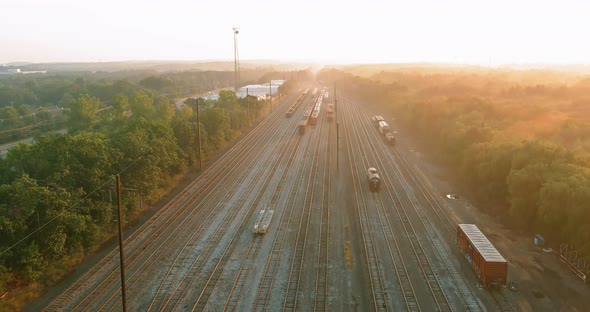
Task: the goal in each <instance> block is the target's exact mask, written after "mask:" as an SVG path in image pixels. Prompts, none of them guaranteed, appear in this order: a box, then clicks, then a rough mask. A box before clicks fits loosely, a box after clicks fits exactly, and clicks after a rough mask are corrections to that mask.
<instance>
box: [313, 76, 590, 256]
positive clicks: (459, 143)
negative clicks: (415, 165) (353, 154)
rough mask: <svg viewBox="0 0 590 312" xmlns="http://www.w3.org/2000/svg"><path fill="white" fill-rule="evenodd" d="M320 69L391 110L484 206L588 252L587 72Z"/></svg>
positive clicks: (377, 105)
mask: <svg viewBox="0 0 590 312" xmlns="http://www.w3.org/2000/svg"><path fill="white" fill-rule="evenodd" d="M318 77H319V79H322V80H324V81H326V82H329V83H332V82H335V83H336V85H337V88H338V92H341V93H345V94H347V95H350V96H354V97H355V98H357V99H359V100H360V101H361V102H362V103H367V105H370V106H372V107H373V108H374V109H376V110H378V111H380V112H382V113H386V114H389V115H393V116H395V117H396V120H395V121H394V122H399V123H401V124H403V127H404V128H405V129H406V130H409V131H410V132H411V133H410V134H408V135H411V136H413V137H418V138H420V139H421V140H422V142H423V143H424V145H425V146H426V147H427V148H428V149H429V153H430V154H432V155H434V156H435V157H436V158H437V159H438V160H440V161H442V162H444V163H445V164H446V165H447V166H448V167H449V168H454V169H453V170H451V171H452V172H454V173H455V174H456V178H457V179H458V180H459V181H460V182H462V184H463V185H464V186H465V188H466V189H467V190H469V193H470V194H471V195H470V197H472V198H474V199H476V200H477V201H478V202H480V203H481V206H483V207H486V209H488V210H489V212H490V213H492V214H496V215H503V216H511V218H504V220H510V219H511V220H515V222H516V223H517V224H519V225H520V226H524V228H526V229H528V230H529V231H531V232H533V231H534V232H538V233H541V234H543V235H544V236H546V238H548V239H549V240H550V241H551V242H553V244H554V246H555V244H559V243H562V242H563V243H568V244H573V245H575V246H576V247H577V248H578V249H580V250H582V251H583V252H584V253H585V254H586V255H590V192H589V190H590V78H588V77H587V76H579V75H573V74H568V73H557V72H547V71H509V70H486V69H477V68H463V69H461V68H444V67H434V68H426V67H421V68H420V67H414V68H412V67H408V66H398V67H396V66H392V68H391V69H389V70H388V71H383V70H382V68H379V66H366V67H363V66H356V67H348V68H347V67H345V68H343V69H342V70H325V71H322V72H321V73H320V74H319V75H318ZM400 135H405V134H400Z"/></svg>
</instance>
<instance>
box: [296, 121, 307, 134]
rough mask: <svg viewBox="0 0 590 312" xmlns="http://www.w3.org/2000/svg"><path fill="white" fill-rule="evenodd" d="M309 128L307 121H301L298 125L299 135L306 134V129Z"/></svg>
mask: <svg viewBox="0 0 590 312" xmlns="http://www.w3.org/2000/svg"><path fill="white" fill-rule="evenodd" d="M306 127H307V119H301V121H299V124H298V125H297V129H298V130H299V134H305V128H306Z"/></svg>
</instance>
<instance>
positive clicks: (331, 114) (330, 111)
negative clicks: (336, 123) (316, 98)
mask: <svg viewBox="0 0 590 312" xmlns="http://www.w3.org/2000/svg"><path fill="white" fill-rule="evenodd" d="M326 118H327V119H328V121H330V120H332V119H334V108H333V107H332V106H330V105H328V108H327V109H326Z"/></svg>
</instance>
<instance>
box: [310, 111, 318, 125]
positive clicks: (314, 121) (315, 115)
mask: <svg viewBox="0 0 590 312" xmlns="http://www.w3.org/2000/svg"><path fill="white" fill-rule="evenodd" d="M318 115H319V113H317V112H314V113H313V114H311V117H310V118H309V123H310V124H311V125H316V124H317V123H318Z"/></svg>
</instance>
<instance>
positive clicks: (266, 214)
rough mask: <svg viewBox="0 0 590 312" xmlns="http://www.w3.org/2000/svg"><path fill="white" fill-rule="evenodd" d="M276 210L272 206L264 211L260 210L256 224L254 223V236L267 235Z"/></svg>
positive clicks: (266, 207) (267, 206) (268, 206)
mask: <svg viewBox="0 0 590 312" xmlns="http://www.w3.org/2000/svg"><path fill="white" fill-rule="evenodd" d="M274 212H275V211H274V209H272V207H271V206H270V205H266V206H265V207H264V209H262V210H260V213H259V214H258V217H257V218H256V222H254V227H253V232H254V234H265V233H266V231H267V230H268V226H269V225H270V221H271V220H272V216H273V214H274Z"/></svg>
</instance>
